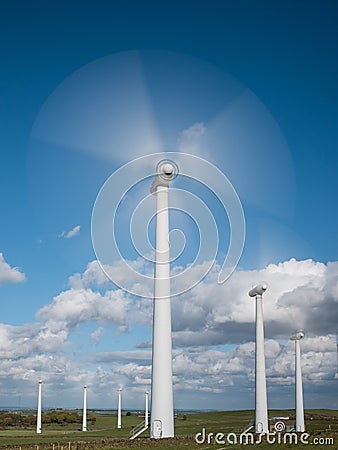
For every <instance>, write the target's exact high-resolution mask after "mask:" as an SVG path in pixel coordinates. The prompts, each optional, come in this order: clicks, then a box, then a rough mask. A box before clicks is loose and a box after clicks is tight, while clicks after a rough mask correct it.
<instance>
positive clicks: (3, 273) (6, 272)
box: [0, 253, 26, 285]
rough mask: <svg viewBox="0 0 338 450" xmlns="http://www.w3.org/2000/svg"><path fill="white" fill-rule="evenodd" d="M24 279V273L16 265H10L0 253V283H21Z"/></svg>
mask: <svg viewBox="0 0 338 450" xmlns="http://www.w3.org/2000/svg"><path fill="white" fill-rule="evenodd" d="M25 279H26V277H25V274H24V273H22V272H21V271H20V269H18V268H17V267H11V266H10V265H9V264H8V263H7V262H6V261H5V258H4V256H3V254H2V253H0V285H2V284H16V283H21V282H22V281H24V280H25Z"/></svg>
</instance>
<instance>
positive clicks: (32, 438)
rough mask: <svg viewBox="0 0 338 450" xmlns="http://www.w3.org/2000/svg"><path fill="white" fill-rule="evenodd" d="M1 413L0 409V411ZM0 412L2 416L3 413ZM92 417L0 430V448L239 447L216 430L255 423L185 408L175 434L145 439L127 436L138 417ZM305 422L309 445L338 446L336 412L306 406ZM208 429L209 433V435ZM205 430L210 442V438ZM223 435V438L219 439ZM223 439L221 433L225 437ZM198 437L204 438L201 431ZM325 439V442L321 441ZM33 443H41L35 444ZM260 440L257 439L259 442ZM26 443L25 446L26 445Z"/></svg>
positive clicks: (248, 415) (245, 416)
mask: <svg viewBox="0 0 338 450" xmlns="http://www.w3.org/2000/svg"><path fill="white" fill-rule="evenodd" d="M1 414H3V413H1ZM1 414H0V415H1ZM91 414H92V415H94V416H95V418H96V421H95V422H93V423H92V424H91V423H88V431H87V432H82V431H81V423H63V424H56V423H51V424H43V432H42V434H41V435H37V434H36V433H35V427H33V426H30V427H29V426H26V428H23V427H12V428H7V429H0V448H1V447H7V448H14V446H16V449H17V450H19V449H18V446H21V448H22V450H24V449H25V450H28V448H32V449H34V450H47V449H48V450H85V449H86V450H92V449H93V450H94V449H95V450H98V449H110V448H111V449H125V448H141V447H142V448H145V449H147V448H162V449H169V448H170V449H173V448H182V449H183V448H184V449H186V450H190V449H203V450H205V449H208V448H214V449H220V448H224V447H226V448H227V449H228V448H229V449H240V448H241V449H243V445H239V444H237V445H235V444H234V445H229V444H228V445H220V444H219V443H217V442H215V435H216V434H217V433H223V434H224V436H227V435H228V434H229V433H235V435H236V436H237V437H238V439H239V435H240V433H241V431H243V430H244V429H245V428H246V427H247V426H248V425H249V424H250V423H253V419H254V412H253V411H224V412H208V413H196V414H193V413H187V414H179V415H178V416H177V417H176V419H175V434H176V438H175V439H169V440H167V439H161V440H154V439H149V437H148V436H149V432H145V433H144V437H142V438H137V439H136V440H134V441H129V432H130V430H131V429H132V428H133V427H134V426H136V425H138V424H139V423H140V422H142V418H141V417H136V416H133V415H131V416H123V418H122V425H123V428H122V429H117V428H116V423H117V420H116V415H115V414H114V413H113V412H100V411H95V412H91ZM293 414H294V412H293V411H277V410H272V411H269V417H275V416H286V415H288V416H290V417H293ZM306 427H307V431H308V432H309V434H310V438H309V439H308V441H309V444H311V443H312V444H315V442H313V439H314V438H317V439H319V438H320V439H322V440H323V439H325V438H333V439H335V441H336V442H334V444H333V445H332V444H331V443H329V442H328V443H327V444H324V445H316V446H315V448H316V449H331V450H333V449H336V448H338V411H331V410H309V411H306ZM203 428H204V429H205V442H204V443H203V444H197V443H196V442H195V438H194V437H195V435H196V433H201V432H202V430H203ZM210 433H212V436H211V435H210ZM208 435H209V441H210V443H208ZM220 439H221V440H222V439H223V438H220ZM224 439H225V438H224ZM200 441H202V437H201V435H200ZM323 442H324V441H323ZM37 445H38V447H39V448H37ZM257 445H258V444H257ZM26 446H27V447H26ZM258 448H259V449H268V448H270V449H271V448H281V449H285V448H289V449H290V448H297V449H299V450H304V449H308V448H309V447H308V444H297V445H295V444H294V443H293V444H291V445H282V444H274V445H272V444H260V445H258Z"/></svg>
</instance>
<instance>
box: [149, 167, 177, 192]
mask: <svg viewBox="0 0 338 450" xmlns="http://www.w3.org/2000/svg"><path fill="white" fill-rule="evenodd" d="M175 172H177V168H176V170H175V166H174V164H172V163H170V162H163V164H161V163H160V164H159V165H158V167H157V175H156V176H155V178H154V181H153V182H152V184H151V187H150V192H151V193H152V194H156V190H157V188H158V186H164V187H169V182H170V181H171V180H173V179H174V178H175V176H176V175H177V173H175Z"/></svg>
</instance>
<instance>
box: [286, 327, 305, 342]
mask: <svg viewBox="0 0 338 450" xmlns="http://www.w3.org/2000/svg"><path fill="white" fill-rule="evenodd" d="M304 336H305V333H304V331H302V330H300V331H297V333H296V334H294V335H293V336H291V337H290V339H291V341H300V340H301V339H303V337H304Z"/></svg>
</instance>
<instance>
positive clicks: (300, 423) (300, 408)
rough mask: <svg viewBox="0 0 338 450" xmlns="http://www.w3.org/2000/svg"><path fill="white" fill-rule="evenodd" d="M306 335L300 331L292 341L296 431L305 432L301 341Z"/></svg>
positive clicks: (292, 337)
mask: <svg viewBox="0 0 338 450" xmlns="http://www.w3.org/2000/svg"><path fill="white" fill-rule="evenodd" d="M304 336H305V333H304V332H303V331H298V332H297V333H296V334H295V335H293V336H291V338H290V339H291V340H292V341H295V369H296V431H299V432H303V431H305V422H304V405H303V383H302V367H301V364H300V340H301V339H303V337H304Z"/></svg>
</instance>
